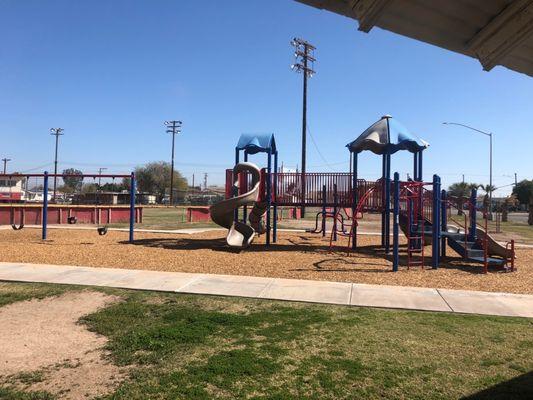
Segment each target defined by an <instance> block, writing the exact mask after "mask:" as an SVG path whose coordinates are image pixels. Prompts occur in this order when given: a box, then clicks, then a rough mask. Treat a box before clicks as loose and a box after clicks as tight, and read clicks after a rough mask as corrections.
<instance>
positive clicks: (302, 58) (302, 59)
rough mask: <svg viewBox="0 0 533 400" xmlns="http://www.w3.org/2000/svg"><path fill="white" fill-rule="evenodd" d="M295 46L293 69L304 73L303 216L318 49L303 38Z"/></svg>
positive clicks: (296, 39)
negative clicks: (310, 82) (310, 86)
mask: <svg viewBox="0 0 533 400" xmlns="http://www.w3.org/2000/svg"><path fill="white" fill-rule="evenodd" d="M291 45H292V46H294V58H295V60H294V64H292V65H291V68H292V70H293V71H296V72H301V73H302V74H303V102H302V178H301V185H302V187H301V193H302V206H301V208H302V217H304V216H305V187H306V185H305V167H306V162H305V161H306V145H307V78H308V77H309V78H310V77H312V76H313V75H314V74H315V71H314V70H313V66H314V62H315V61H316V59H315V57H314V51H315V49H316V47H315V46H313V45H312V44H311V43H309V42H306V41H305V40H303V39H298V38H294V39H292V41H291Z"/></svg>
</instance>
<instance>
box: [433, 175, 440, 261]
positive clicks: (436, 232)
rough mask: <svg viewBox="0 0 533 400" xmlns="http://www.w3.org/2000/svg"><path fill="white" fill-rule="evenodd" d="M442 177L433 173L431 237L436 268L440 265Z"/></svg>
mask: <svg viewBox="0 0 533 400" xmlns="http://www.w3.org/2000/svg"><path fill="white" fill-rule="evenodd" d="M440 190H441V189H440V177H439V176H438V175H433V216H432V217H433V221H432V237H431V239H432V240H431V250H432V251H431V266H432V267H433V268H434V269H437V268H438V267H439V255H440V239H441V238H440V236H441V235H440V206H441V201H440Z"/></svg>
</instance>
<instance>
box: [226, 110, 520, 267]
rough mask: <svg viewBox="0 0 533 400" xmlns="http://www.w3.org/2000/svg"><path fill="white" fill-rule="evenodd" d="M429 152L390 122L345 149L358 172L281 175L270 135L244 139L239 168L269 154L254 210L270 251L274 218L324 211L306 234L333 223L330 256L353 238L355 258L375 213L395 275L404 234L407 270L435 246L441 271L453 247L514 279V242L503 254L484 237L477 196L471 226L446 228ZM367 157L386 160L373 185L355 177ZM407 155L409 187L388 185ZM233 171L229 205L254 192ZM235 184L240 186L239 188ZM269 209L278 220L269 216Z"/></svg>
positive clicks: (245, 177)
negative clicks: (287, 211) (394, 166)
mask: <svg viewBox="0 0 533 400" xmlns="http://www.w3.org/2000/svg"><path fill="white" fill-rule="evenodd" d="M428 146H429V144H428V143H427V142H425V141H424V140H422V139H420V138H418V137H416V136H415V135H413V134H411V133H410V132H409V131H408V130H407V129H406V128H405V127H404V126H403V125H401V124H400V123H399V122H398V121H396V120H395V119H393V118H392V117H391V116H389V115H385V116H383V117H382V118H381V119H380V120H378V121H377V122H375V123H374V124H372V125H371V126H370V127H369V128H367V129H366V130H365V131H364V132H363V133H362V134H361V135H360V136H359V137H358V138H357V139H355V140H354V141H352V142H350V143H349V144H347V145H346V147H347V148H348V150H349V151H350V161H351V166H352V171H353V172H348V173H347V172H331V173H322V172H320V173H316V172H313V173H305V174H302V173H297V172H288V173H287V172H279V171H278V170H277V155H278V152H277V150H276V148H275V141H274V137H273V135H272V134H269V135H253V134H252V135H250V134H247V135H242V136H241V138H240V140H239V144H238V145H237V147H236V163H237V165H238V164H239V157H238V154H239V151H244V155H245V156H244V160H245V162H246V161H248V155H249V154H256V153H258V152H265V153H267V155H268V167H267V168H266V169H263V170H262V172H261V178H260V179H261V184H260V186H259V188H260V189H259V194H258V196H257V199H256V202H260V203H261V204H264V207H265V210H266V211H265V214H264V217H263V218H266V224H265V226H266V229H265V231H264V233H265V234H266V235H267V240H266V244H267V245H269V244H270V231H271V230H273V237H272V242H274V243H275V242H276V224H277V217H276V215H277V210H278V207H280V206H290V207H296V206H300V207H306V208H307V207H320V208H321V211H319V212H318V213H317V214H316V217H315V227H314V229H312V230H310V231H309V232H313V233H321V234H322V236H325V235H326V222H327V220H331V221H332V229H331V236H330V248H333V242H334V241H336V240H337V236H338V235H341V236H347V237H348V243H347V246H348V248H349V249H351V250H355V249H357V229H358V225H359V222H358V221H359V220H361V219H362V218H363V216H364V214H365V213H367V212H374V213H380V214H381V247H382V248H383V250H384V252H385V254H390V253H391V252H392V259H393V271H397V270H398V267H399V261H400V257H399V247H400V246H399V232H400V230H401V231H402V232H403V233H404V234H405V236H406V238H407V265H406V266H407V268H411V267H415V266H416V267H420V268H424V267H425V266H426V259H427V257H426V249H425V247H426V246H427V245H431V247H432V251H431V263H430V265H431V267H432V268H438V266H439V262H440V259H441V257H445V256H446V247H447V246H449V247H451V248H452V249H453V250H454V251H456V252H457V253H458V254H459V255H460V256H462V257H463V258H464V259H465V260H467V261H468V262H472V263H481V264H482V265H483V272H487V270H488V267H489V266H496V267H501V268H504V269H506V270H510V271H513V270H514V257H515V256H514V242H513V241H511V242H509V243H508V244H507V245H506V246H501V245H499V244H498V243H497V242H496V241H495V240H494V239H492V238H491V237H490V236H489V235H488V233H487V222H486V218H485V224H484V225H483V226H481V225H479V224H477V218H476V208H475V191H473V193H472V196H473V197H472V199H471V210H470V212H469V217H468V221H465V223H464V225H461V224H458V226H454V225H448V222H447V221H448V218H447V216H448V214H449V211H450V207H451V206H452V205H453V202H451V199H447V196H446V192H445V191H443V190H441V183H440V177H438V176H437V175H434V176H433V180H432V181H431V182H424V181H423V179H422V176H423V174H422V167H423V163H422V153H423V151H424V150H425V149H427V148H428ZM365 150H370V151H371V152H373V153H374V154H377V155H381V156H382V177H381V179H379V180H377V181H375V182H370V181H366V180H364V179H360V178H359V177H358V171H357V164H358V154H359V153H360V152H362V151H365ZM402 150H406V151H408V152H410V153H412V154H413V179H412V180H408V181H400V179H399V174H398V173H395V174H394V179H391V156H392V155H393V154H395V153H396V152H398V151H402ZM272 155H273V156H274V168H272V162H271V156H272ZM234 170H235V169H232V170H227V171H226V198H228V199H229V198H232V197H235V196H244V195H246V194H248V193H250V190H251V183H252V181H251V179H250V175H249V174H247V173H246V171H243V172H239V177H237V179H234V178H235V177H234V176H233V174H234ZM234 182H239V184H238V186H235V185H234ZM271 207H272V208H273V216H274V218H273V219H272V218H271V215H270V211H269V210H270V208H271ZM243 208H244V209H243V214H242V217H240V216H239V214H238V212H237V208H236V209H235V212H234V221H235V222H237V221H238V222H239V223H246V219H247V212H246V206H244V207H243ZM391 217H392V218H391ZM391 219H392V225H393V226H392V232H391ZM319 220H320V221H321V223H320V224H319ZM391 236H392V238H393V242H392V243H391ZM428 264H429V263H428Z"/></svg>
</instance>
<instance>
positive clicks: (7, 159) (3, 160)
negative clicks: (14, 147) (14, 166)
mask: <svg viewBox="0 0 533 400" xmlns="http://www.w3.org/2000/svg"><path fill="white" fill-rule="evenodd" d="M9 161H11V158H2V162H3V163H4V174H5V173H6V171H7V163H8V162H9Z"/></svg>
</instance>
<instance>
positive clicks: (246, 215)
mask: <svg viewBox="0 0 533 400" xmlns="http://www.w3.org/2000/svg"><path fill="white" fill-rule="evenodd" d="M244 162H248V152H247V151H246V150H244ZM243 190H244V191H246V192H247V191H248V180H246V187H245V188H241V191H243ZM247 217H248V207H246V206H243V208H242V222H244V223H246V218H247Z"/></svg>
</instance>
